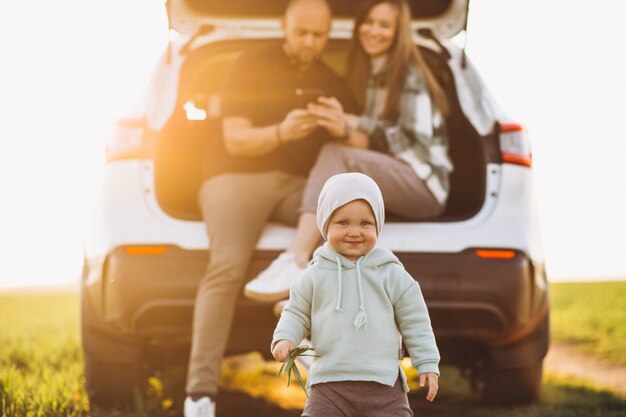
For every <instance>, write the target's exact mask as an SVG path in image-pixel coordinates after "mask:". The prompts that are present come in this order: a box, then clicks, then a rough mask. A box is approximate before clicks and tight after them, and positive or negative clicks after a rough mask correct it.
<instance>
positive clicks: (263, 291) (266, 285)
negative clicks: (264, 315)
mask: <svg viewBox="0 0 626 417" xmlns="http://www.w3.org/2000/svg"><path fill="white" fill-rule="evenodd" d="M302 271H304V268H300V267H299V266H298V264H296V261H295V259H294V256H293V254H292V253H290V252H283V253H281V254H280V255H279V256H278V258H276V259H275V260H274V262H272V263H271V264H270V266H268V267H267V269H265V270H264V271H262V272H261V273H260V274H259V275H257V277H256V278H254V279H253V280H252V281H250V282H248V283H247V284H246V286H245V287H244V294H245V295H246V297H248V298H251V299H253V300H258V301H265V302H268V303H271V302H276V301H280V300H283V299H285V298H288V297H289V287H290V286H291V283H292V282H294V281H295V280H296V279H297V278H298V277H299V276H300V274H301V273H302Z"/></svg>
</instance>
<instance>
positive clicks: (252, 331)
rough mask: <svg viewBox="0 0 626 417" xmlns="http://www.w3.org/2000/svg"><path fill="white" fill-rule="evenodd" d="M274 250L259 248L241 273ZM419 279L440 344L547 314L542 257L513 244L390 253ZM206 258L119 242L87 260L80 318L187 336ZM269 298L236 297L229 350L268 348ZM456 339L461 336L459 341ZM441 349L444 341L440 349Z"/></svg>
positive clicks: (499, 339) (488, 335) (141, 333)
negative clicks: (486, 251) (489, 250)
mask: <svg viewBox="0 0 626 417" xmlns="http://www.w3.org/2000/svg"><path fill="white" fill-rule="evenodd" d="M276 255H277V253H276V252H269V251H262V252H261V251H260V252H257V253H256V254H255V256H254V259H253V261H252V263H251V265H250V268H249V271H248V275H249V276H250V277H252V276H255V275H256V274H257V273H258V272H259V271H260V270H262V269H263V268H265V267H266V266H267V265H268V264H269V262H271V261H272V260H273V259H274V257H275V256H276ZM397 255H398V257H399V258H400V260H401V261H402V263H403V264H404V266H405V267H406V269H407V271H408V272H409V273H410V274H411V275H412V276H413V277H414V278H415V279H416V280H417V281H418V282H419V284H420V286H421V288H422V292H423V294H424V297H425V299H426V303H427V305H428V308H429V312H430V316H431V321H432V324H433V328H434V331H435V335H436V337H437V340H438V342H440V344H441V345H442V346H446V345H458V343H457V342H459V341H463V342H465V343H467V342H469V343H472V344H475V345H479V346H482V347H485V348H491V349H495V348H498V347H500V346H505V345H509V344H512V343H514V342H516V341H518V340H521V339H523V338H524V337H525V336H527V335H529V334H531V333H532V331H533V330H534V329H535V328H537V327H538V326H539V324H540V322H542V320H544V319H545V318H546V317H547V312H548V286H547V282H546V276H545V273H544V270H543V267H542V265H539V264H533V263H532V262H531V261H530V260H529V258H528V257H527V256H525V255H524V254H523V253H521V252H516V255H515V257H514V258H513V259H505V260H503V259H482V258H479V257H477V256H476V255H475V254H474V251H473V250H465V251H462V252H459V253H445V254H442V253H434V254H428V253H410V254H409V253H397ZM207 260H208V255H207V253H206V252H205V251H198V250H184V249H181V248H178V247H168V248H167V250H166V251H165V252H164V253H161V254H157V255H130V254H128V253H126V251H125V249H124V248H118V249H116V250H115V251H113V252H112V253H111V254H110V255H109V256H108V257H106V258H105V259H101V260H91V261H90V262H88V263H87V267H86V268H85V269H86V271H85V274H84V277H83V288H82V290H83V291H82V297H83V302H84V303H85V304H86V305H88V306H89V310H90V312H91V314H90V315H89V316H90V317H89V322H88V323H85V324H86V325H87V326H90V327H93V328H98V329H99V330H101V331H103V332H108V333H112V334H117V335H125V336H130V337H138V338H140V339H142V340H145V341H149V342H151V343H164V344H167V343H174V342H178V343H182V344H185V343H189V338H190V333H191V320H192V314H193V304H194V298H195V294H196V289H197V286H198V283H199V281H200V279H201V277H202V275H203V273H204V270H205V268H206V264H207ZM272 308H273V306H272V305H268V304H264V303H258V302H254V301H250V300H247V299H245V298H244V297H243V296H241V297H240V299H239V305H238V307H237V313H236V317H235V324H234V326H233V332H232V334H231V343H230V345H231V346H230V348H229V352H231V353H235V349H234V346H237V349H236V351H249V350H258V349H261V350H267V346H268V344H269V340H270V338H271V334H272V332H273V329H274V326H275V324H276V319H275V317H274V315H273V312H272ZM461 346H462V344H461ZM442 353H443V354H444V355H445V349H443V352H442Z"/></svg>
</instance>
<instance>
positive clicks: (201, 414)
mask: <svg viewBox="0 0 626 417" xmlns="http://www.w3.org/2000/svg"><path fill="white" fill-rule="evenodd" d="M185 417H215V403H214V402H213V401H212V400H211V399H210V398H209V397H202V398H200V399H199V400H198V401H194V400H192V399H191V397H187V398H186V399H185Z"/></svg>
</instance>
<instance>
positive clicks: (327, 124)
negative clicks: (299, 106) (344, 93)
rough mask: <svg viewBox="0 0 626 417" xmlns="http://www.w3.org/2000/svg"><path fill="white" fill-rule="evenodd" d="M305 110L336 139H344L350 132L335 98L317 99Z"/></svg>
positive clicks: (341, 108) (341, 107)
mask: <svg viewBox="0 0 626 417" xmlns="http://www.w3.org/2000/svg"><path fill="white" fill-rule="evenodd" d="M307 110H308V111H309V113H310V114H311V115H313V116H314V117H315V119H316V121H317V125H318V126H320V127H323V128H324V129H326V130H327V131H328V133H330V134H331V135H332V136H334V137H336V138H342V137H346V133H349V131H350V130H351V129H350V128H349V127H348V122H347V120H346V117H345V115H344V113H343V106H342V105H341V103H340V102H339V100H337V99H336V98H335V97H319V98H318V99H317V102H315V103H309V104H308V105H307Z"/></svg>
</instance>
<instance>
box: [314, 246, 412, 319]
mask: <svg viewBox="0 0 626 417" xmlns="http://www.w3.org/2000/svg"><path fill="white" fill-rule="evenodd" d="M312 262H313V263H315V264H317V266H318V267H319V268H322V269H335V270H336V271H337V293H336V300H337V301H336V306H335V311H337V312H338V313H342V312H343V307H342V302H343V270H344V269H356V281H357V287H358V296H359V312H358V313H357V315H356V317H355V319H354V327H356V329H357V330H359V329H361V328H363V329H364V330H365V331H367V322H368V319H367V310H366V308H365V304H366V300H365V297H364V295H363V278H362V276H361V275H362V274H361V269H363V268H365V269H380V268H382V267H383V266H385V265H388V264H390V263H397V264H399V265H401V264H400V261H399V260H398V258H397V257H396V256H395V255H394V254H393V253H392V252H391V251H390V250H389V249H385V248H379V247H375V248H374V249H372V250H371V251H369V252H368V253H366V254H365V255H363V256H361V257H360V258H359V259H357V261H356V262H352V261H351V260H349V259H347V258H346V257H345V256H343V255H341V254H340V253H339V252H337V251H336V250H334V249H333V248H332V247H331V246H330V244H329V243H328V242H326V243H324V245H323V246H322V247H320V248H318V249H317V250H316V251H315V253H314V254H313V261H312Z"/></svg>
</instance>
